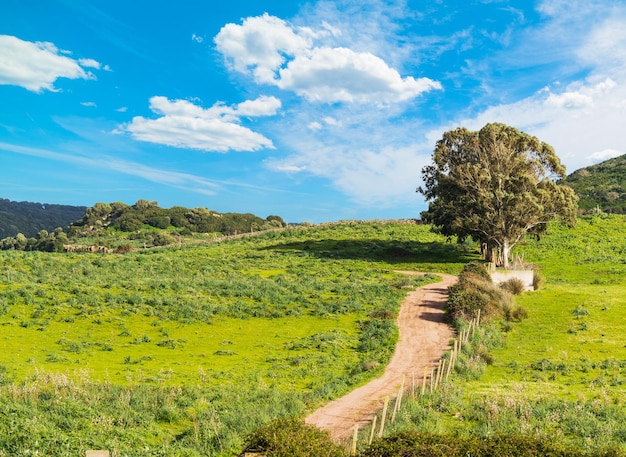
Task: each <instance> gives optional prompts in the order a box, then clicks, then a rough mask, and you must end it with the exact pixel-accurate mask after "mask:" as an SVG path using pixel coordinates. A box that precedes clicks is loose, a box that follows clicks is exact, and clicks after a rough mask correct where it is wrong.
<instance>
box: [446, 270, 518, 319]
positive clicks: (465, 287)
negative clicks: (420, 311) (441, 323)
mask: <svg viewBox="0 0 626 457" xmlns="http://www.w3.org/2000/svg"><path fill="white" fill-rule="evenodd" d="M512 308H513V298H512V295H511V294H510V293H509V292H508V291H506V290H504V289H501V288H500V287H498V286H496V285H495V284H493V282H492V280H491V276H489V273H488V272H487V270H486V269H485V267H484V266H483V264H480V263H477V262H470V263H468V264H467V265H466V266H465V267H464V268H463V270H462V271H461V273H460V274H459V281H458V282H457V283H456V284H455V285H453V286H452V287H450V288H449V289H448V302H447V309H448V312H449V314H450V316H451V317H452V319H454V320H457V319H464V320H470V319H473V318H474V317H476V315H477V314H478V311H479V310H480V313H481V316H482V317H484V318H489V317H494V316H504V315H506V314H507V313H508V312H509V311H510V310H511V309H512Z"/></svg>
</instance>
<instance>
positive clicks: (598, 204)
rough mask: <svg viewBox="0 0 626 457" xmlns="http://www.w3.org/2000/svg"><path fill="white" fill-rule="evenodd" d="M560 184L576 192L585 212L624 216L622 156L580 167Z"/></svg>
mask: <svg viewBox="0 0 626 457" xmlns="http://www.w3.org/2000/svg"><path fill="white" fill-rule="evenodd" d="M563 182H564V183H565V184H567V185H569V186H570V187H572V188H573V189H574V191H576V194H577V195H578V197H579V198H580V201H579V203H578V206H579V207H580V209H582V210H584V211H585V212H590V211H593V210H595V209H596V208H599V209H600V210H602V211H604V212H607V213H617V214H626V155H622V156H620V157H615V158H613V159H610V160H607V161H605V162H602V163H599V164H597V165H592V166H590V167H586V168H581V169H580V170H577V171H575V172H574V173H572V174H571V175H569V176H568V177H567V178H566V179H565V180H564V181H563Z"/></svg>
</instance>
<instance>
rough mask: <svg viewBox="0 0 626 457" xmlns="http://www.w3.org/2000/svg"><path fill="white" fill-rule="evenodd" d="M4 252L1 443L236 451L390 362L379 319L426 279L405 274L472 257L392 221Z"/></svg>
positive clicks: (72, 449)
mask: <svg viewBox="0 0 626 457" xmlns="http://www.w3.org/2000/svg"><path fill="white" fill-rule="evenodd" d="M0 255H2V270H0V294H1V302H0V310H1V313H0V328H1V331H2V333H1V338H2V340H3V347H4V348H5V350H4V351H1V352H0V396H1V401H0V449H6V450H8V452H9V453H11V454H12V455H17V454H15V452H16V451H18V450H19V451H20V452H21V451H23V452H26V451H27V450H28V451H29V452H34V451H35V450H37V451H39V452H40V453H42V454H45V455H77V453H78V452H84V449H89V448H105V449H111V450H113V451H115V452H118V453H120V454H123V453H127V454H128V455H222V454H223V455H230V452H231V451H232V450H234V449H237V448H238V446H240V444H241V439H242V436H243V435H245V434H246V433H249V432H250V431H251V430H253V429H254V428H255V427H256V426H258V425H259V424H261V423H263V422H265V421H267V420H269V419H271V418H273V417H280V416H284V415H292V414H302V413H303V411H304V410H305V409H306V408H312V407H314V405H315V404H318V403H319V402H321V401H325V400H324V399H328V398H332V397H333V396H336V395H339V394H341V393H343V392H345V391H347V390H348V389H350V388H352V387H354V386H355V385H357V384H359V383H362V382H365V380H367V379H369V378H371V377H372V376H375V375H376V374H377V373H378V370H380V369H381V368H382V366H383V365H384V363H385V362H386V360H388V358H389V356H390V354H391V351H392V349H393V347H392V344H393V341H394V333H393V330H392V329H393V326H392V325H386V324H385V323H384V322H382V323H380V325H378V326H374V327H372V326H370V327H368V326H367V325H366V324H365V322H366V321H368V315H369V314H370V313H371V312H372V311H375V310H387V311H391V312H393V311H395V310H396V309H397V308H398V306H399V304H400V302H401V301H402V298H403V297H404V296H405V294H406V289H404V287H405V286H412V287H414V286H416V285H417V284H418V283H417V282H415V280H414V279H413V278H407V277H406V276H403V275H400V274H397V273H394V272H393V270H394V269H404V270H406V269H415V270H426V271H446V272H457V271H459V270H460V268H461V266H462V265H463V263H464V262H466V261H468V260H469V259H470V258H472V255H471V254H467V253H465V251H464V249H463V247H459V246H456V245H454V244H449V243H445V242H444V240H443V239H442V238H441V237H438V236H436V235H434V234H432V233H430V232H429V228H428V227H426V226H417V225H407V224H377V223H368V224H352V225H342V226H330V227H320V228H312V229H307V230H297V231H286V232H282V233H273V234H269V235H266V236H261V237H254V238H249V239H243V240H237V241H229V242H225V243H204V244H198V245H195V246H193V245H192V246H184V247H183V248H171V249H161V250H150V251H145V252H134V253H130V254H126V255H98V254H49V253H40V252H8V251H5V252H2V253H0ZM383 324H384V325H383ZM388 329H391V330H392V331H391V332H389V330H388ZM364 332H370V333H367V335H368V336H367V338H365V339H364V335H365V333H364ZM376 363H378V364H379V365H378V369H374V370H371V371H367V370H366V369H364V367H366V366H369V367H372V366H376ZM59 399H63V400H62V401H59ZM9 417H10V418H11V420H10V421H8V420H7V418H9ZM32 417H37V418H38V419H37V422H32V421H31V418H32ZM3 418H4V419H3ZM102 424H104V427H103V426H102ZM145 448H150V449H161V450H160V451H158V452H157V451H154V453H152V454H148V453H146V452H144V449H145Z"/></svg>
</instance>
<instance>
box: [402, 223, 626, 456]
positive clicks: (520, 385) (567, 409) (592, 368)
mask: <svg viewBox="0 0 626 457" xmlns="http://www.w3.org/2000/svg"><path fill="white" fill-rule="evenodd" d="M625 235H626V219H625V218H624V217H623V216H593V217H585V218H583V219H581V220H579V222H578V224H577V225H576V227H575V228H572V229H570V228H567V227H562V226H559V225H557V224H554V225H552V226H551V227H550V229H549V231H548V233H547V234H545V235H544V236H543V238H542V239H541V240H533V239H527V240H526V241H525V242H524V243H523V245H521V246H518V248H517V249H516V250H515V253H516V254H517V255H519V256H520V257H522V258H523V260H524V261H525V262H527V263H531V264H533V265H534V267H535V268H537V269H538V270H539V271H540V273H541V274H542V275H543V277H544V278H545V284H544V286H543V287H542V289H541V290H538V291H533V292H526V293H524V294H523V295H520V296H517V297H516V304H517V305H520V306H522V307H523V308H524V309H525V310H526V311H527V314H528V317H527V318H526V319H525V320H523V321H521V322H500V321H492V322H490V323H485V324H484V326H483V328H482V330H481V331H480V332H479V334H478V336H477V337H476V339H475V340H474V341H473V345H472V348H469V347H468V352H467V353H466V354H465V359H466V362H465V365H464V366H463V367H462V368H461V369H460V371H457V374H456V375H455V376H453V377H452V378H451V381H450V383H448V384H446V385H445V386H444V387H443V389H442V390H441V391H440V392H436V393H435V394H434V395H432V396H427V397H425V398H421V399H418V400H416V401H409V402H407V405H406V409H405V410H404V411H403V413H402V414H401V415H400V420H399V421H398V423H397V424H395V425H394V427H393V429H394V430H417V431H420V432H428V433H441V434H452V436H464V437H468V436H482V437H492V436H497V435H498V434H505V435H516V434H520V433H522V434H525V435H528V436H532V437H535V438H538V439H543V440H547V441H548V442H553V443H565V444H566V445H571V446H574V447H575V448H576V449H578V450H579V451H578V452H579V453H580V454H582V453H584V452H586V451H598V452H604V449H606V448H612V449H619V450H621V452H622V453H623V452H626V332H625V331H624V329H625V325H626V324H625V322H626V237H625ZM493 331H498V332H502V335H503V340H502V342H501V343H499V344H495V345H494V347H493V348H492V349H491V350H490V353H489V356H488V357H487V358H486V359H484V358H482V359H481V357H480V355H481V354H483V353H484V350H483V349H481V347H484V344H485V343H484V342H485V341H489V339H488V338H487V339H485V337H484V336H482V335H483V332H487V333H488V334H492V333H493ZM476 350H477V351H478V352H476ZM608 452H609V454H608V455H612V454H611V452H613V451H608Z"/></svg>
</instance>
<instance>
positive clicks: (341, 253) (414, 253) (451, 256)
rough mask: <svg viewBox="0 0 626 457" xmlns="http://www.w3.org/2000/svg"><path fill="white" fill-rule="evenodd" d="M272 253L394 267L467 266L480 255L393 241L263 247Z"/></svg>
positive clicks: (437, 244)
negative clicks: (402, 265)
mask: <svg viewBox="0 0 626 457" xmlns="http://www.w3.org/2000/svg"><path fill="white" fill-rule="evenodd" d="M264 249H265V250H272V251H278V252H280V251H300V252H302V254H303V255H312V256H315V257H319V258H328V259H350V260H366V261H374V262H386V263H388V264H392V265H401V264H412V263H435V264H440V263H441V264H444V263H446V264H447V263H456V264H465V263H467V262H470V261H471V260H476V259H477V253H475V252H472V251H471V250H468V249H467V247H466V246H463V245H459V244H454V243H441V242H429V243H424V242H419V241H390V240H376V239H369V240H332V239H330V240H310V241H300V242H295V243H286V244H279V245H275V246H269V247H266V248H264Z"/></svg>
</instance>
